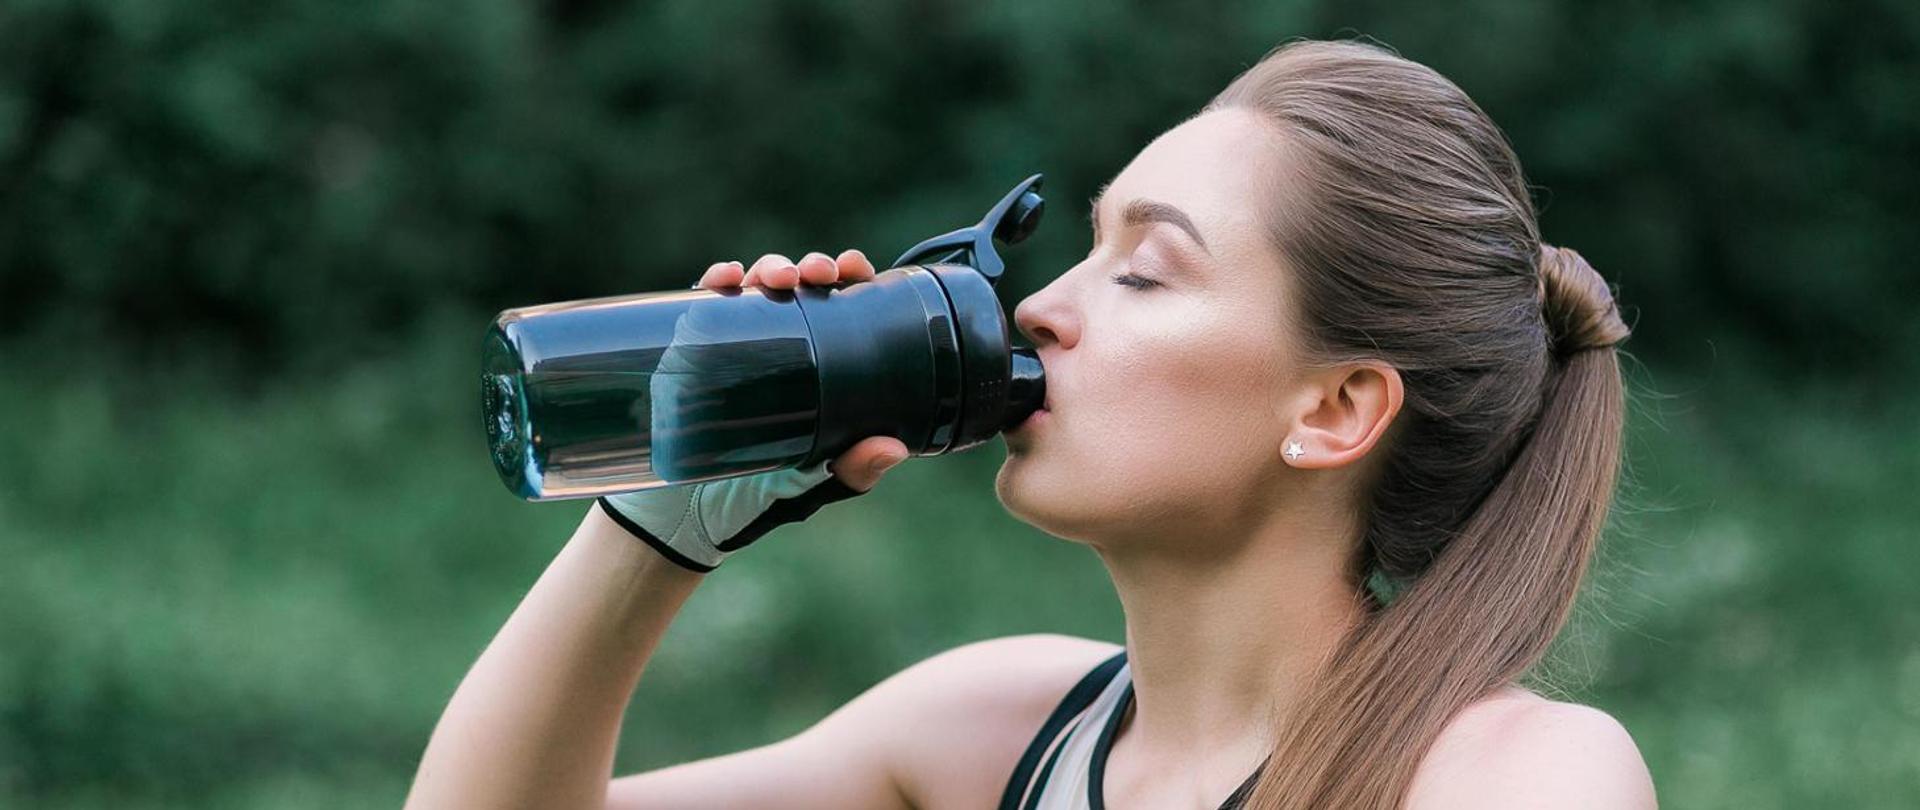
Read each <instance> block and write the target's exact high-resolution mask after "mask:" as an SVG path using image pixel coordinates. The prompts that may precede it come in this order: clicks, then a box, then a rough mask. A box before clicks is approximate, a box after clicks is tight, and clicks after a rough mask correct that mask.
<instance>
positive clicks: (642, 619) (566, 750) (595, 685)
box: [406, 506, 704, 809]
mask: <svg viewBox="0 0 1920 810" xmlns="http://www.w3.org/2000/svg"><path fill="white" fill-rule="evenodd" d="M702 579H704V577H703V576H702V575H700V574H696V573H694V572H692V571H689V570H686V569H684V568H680V567H679V566H676V565H674V564H673V563H671V562H669V561H667V560H666V559H665V558H663V557H661V556H660V555H659V554H658V553H657V552H655V551H654V550H653V549H651V548H648V547H647V546H646V545H645V544H644V543H641V542H640V541H639V540H637V539H635V538H633V537H632V536H630V535H628V534H627V533H626V532H625V531H624V530H622V529H621V528H620V527H619V526H617V525H615V524H614V523H613V522H612V521H610V520H608V519H607V518H606V516H605V515H603V514H602V513H601V512H600V507H598V506H593V507H590V508H589V509H588V511H587V516H586V518H585V519H584V520H582V521H581V524H580V527H579V528H578V529H577V530H575V532H574V534H573V537H572V538H571V539H570V540H568V541H567V545H566V548H564V549H562V550H561V552H560V554H559V555H558V556H557V557H555V558H554V561H553V562H552V563H551V564H550V565H548V566H547V570H546V571H545V572H544V573H542V574H541V575H540V579H539V581H537V582H535V583H534V586H533V588H532V590H530V591H529V592H528V593H527V596H526V598H525V599H523V600H521V602H520V605H519V607H517V608H515V609H514V612H513V615H512V616H510V617H509V618H508V619H507V623H506V625H505V626H504V627H502V628H501V629H500V632H499V633H498V634H497V635H495V636H494V639H493V641H492V643H490V644H489V645H488V646H487V648H486V650H485V651H484V652H482V653H481V655H480V659H479V660H478V661H477V662H475V663H474V665H473V668H472V669H471V670H469V671H468V673H467V676H466V678H465V679H463V680H462V681H461V682H460V687H459V689H458V690H456V691H455V692H454V695H453V699H452V700H451V701H450V702H449V703H448V705H447V709H446V711H445V713H443V714H442V715H441V717H440V723H439V725H437V726H435V727H434V730H433V736H432V738H431V739H430V740H429V741H428V743H427V749H426V753H425V755H424V756H423V757H422V759H421V762H420V770H419V772H418V773H417V774H416V775H415V777H414V783H413V789H412V791H411V793H409V795H408V797H407V805H406V806H407V807H408V808H410V809H417V808H439V807H459V808H488V807H536V806H537V807H554V808H571V807H582V808H585V807H591V808H599V807H601V806H603V805H604V803H605V796H606V790H607V782H608V780H609V779H610V778H611V777H612V771H613V754H614V747H615V745H616V743H617V741H618V739H619V732H620V718H621V715H622V714H623V712H624V711H625V709H626V705H627V701H628V699H629V698H630V697H631V695H632V693H633V689H634V687H635V686H636V685H637V684H638V683H639V680H640V674H641V671H642V670H643V669H644V668H645V667H646V663H647V659H648V658H649V657H651V656H652V654H653V650H654V647H655V646H656V645H658V643H659V641H660V637H661V636H662V635H663V634H664V633H665V632H666V629H667V625H668V624H669V623H671V621H672V620H673V617H674V615H675V614H676V613H678V612H679V610H680V606H681V605H682V604H683V603H685V601H686V599H687V597H688V596H690V595H691V594H692V593H693V590H694V588H695V587H696V586H698V585H699V583H700V582H701V580H702Z"/></svg>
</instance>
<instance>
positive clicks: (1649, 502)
mask: <svg viewBox="0 0 1920 810" xmlns="http://www.w3.org/2000/svg"><path fill="white" fill-rule="evenodd" d="M483 323H484V319H483V318H479V317H475V316H473V315H472V314H470V313H443V314H439V315H435V316H430V317H427V318H426V319H425V320H423V322H422V324H421V326H420V329H419V333H418V334H419V337H418V339H417V340H414V341H412V342H411V343H408V344H406V345H400V346H395V347H394V350H393V351H392V352H390V353H387V354H385V355H383V356H377V357H371V358H364V359H363V358H352V359H345V358H343V359H341V360H340V361H339V362H338V363H337V364H336V365H331V366H329V365H324V364H321V363H320V361H310V364H309V365H306V366H302V367H300V368H297V369H288V370H285V371H284V372H282V373H276V374H274V375H270V376H268V377H266V378H263V379H254V378H248V377H243V376H239V375H238V372H235V371H234V370H232V367H230V366H228V367H223V366H221V365H220V364H218V363H214V362H203V361H199V360H196V361H192V362H187V363H183V364H181V365H180V366H178V367H161V366H159V365H157V364H152V363H146V364H143V363H139V362H132V361H128V360H125V359H118V360H116V359H112V358H80V359H76V358H75V357H73V356H72V354H73V353H62V352H54V351H47V350H45V349H44V347H35V346H32V345H29V344H15V345H12V346H9V347H4V348H0V369H4V371H5V373H6V377H7V380H8V383H7V389H6V390H7V391H8V392H9V394H10V396H7V397H5V398H4V400H0V451H4V457H5V458H7V459H10V460H11V461H12V463H10V464H7V465H4V467H0V481H4V486H0V555H3V556H0V559H4V560H6V561H7V569H8V570H7V578H6V581H7V587H6V588H4V589H0V650H4V651H5V653H4V655H0V804H4V805H9V806H20V805H30V806H35V807H49V808H91V807H116V808H140V807H175V806H190V807H204V808H223V807H235V808H240V807H245V808H262V807H272V808H304V807H338V806H396V805H398V804H399V802H400V800H401V797H402V796H403V795H404V793H405V790H406V786H407V783H408V782H409V780H410V779H411V776H412V773H413V769H414V766H415V764H416V763H417V758H418V756H419V753H420V750H421V748H422V747H423V746H424V744H425V742H426V738H427V735H428V732H429V731H430V730H431V728H432V726H433V724H434V722H435V720H436V718H437V717H438V715H439V712H440V710H441V709H442V708H443V707H444V705H445V701H446V699H447V697H448V696H450V695H451V693H452V690H453V688H454V687H455V685H457V683H458V681H459V679H460V677H461V676H462V675H463V674H464V672H465V670H466V668H467V666H468V665H470V664H471V663H472V661H473V659H474V658H475V657H476V656H477V655H478V654H479V651H480V649H481V648H482V647H483V646H484V645H485V644H486V643H487V641H488V640H489V639H490V638H491V636H492V634H493V632H494V631H495V630H496V629H497V628H498V627H499V626H500V624H501V623H502V622H503V621H504V620H505V619H506V617H507V615H508V613H509V612H510V611H511V610H512V609H513V607H514V605H515V604H516V603H517V602H518V600H519V598H520V596H521V595H523V594H524V593H525V590H526V588H527V587H529V586H530V585H531V584H532V583H533V581H534V579H535V578H536V577H537V576H538V575H539V573H540V571H541V570H542V568H543V567H544V565H545V564H546V562H547V561H548V560H549V559H551V557H552V556H553V555H554V553H555V552H557V551H558V550H559V548H560V546H561V545H562V544H563V543H564V541H565V539H566V537H567V535H568V533H569V532H570V531H571V529H572V527H573V525H574V524H575V523H576V522H577V520H578V518H579V514H580V512H581V511H582V510H583V508H584V503H583V502H578V501H572V502H558V503H548V504H538V505H530V504H526V503H522V502H520V501H518V500H516V499H514V498H513V497H512V496H511V495H509V494H508V493H507V491H506V490H505V489H504V488H503V487H502V486H501V485H500V484H499V482H498V481H497V480H496V479H495V478H494V475H493V472H492V470H491V468H490V467H489V466H488V465H487V463H486V458H485V455H484V448H483V446H482V441H481V431H480V426H479V415H478V412H477V405H476V402H475V400H476V396H475V391H474V388H475V385H474V381H473V380H472V379H471V378H472V377H473V374H474V371H475V364H476V363H477V348H478V334H479V327H480V326H481V325H482V324H483ZM1754 367H1757V365H1748V364H1746V363H1745V362H1744V361H1740V362H1738V363H1736V362H1729V363H1726V364H1724V365H1722V366H1720V367H1718V368H1716V369H1714V370H1712V371H1711V373H1709V374H1692V373H1683V372H1680V371H1665V370H1662V371H1658V372H1649V371H1648V370H1646V369H1641V368H1638V367H1633V368H1634V371H1635V374H1634V383H1635V384H1636V385H1641V386H1645V387H1647V388H1648V390H1655V391H1658V392H1660V396H1659V397H1648V398H1643V399H1639V400H1636V403H1635V408H1636V410H1635V415H1634V421H1633V424H1632V427H1631V431H1630V439H1629V445H1630V447H1629V464H1630V467H1631V470H1630V476H1631V478H1630V480H1629V482H1628V483H1627V484H1626V485H1625V488H1624V489H1623V491H1622V496H1621V504H1620V507H1619V508H1618V509H1617V510H1616V513H1615V516H1614V521H1613V525H1612V526H1611V527H1610V529H1609V536H1608V538H1607V540H1606V541H1605V542H1604V543H1603V553H1602V557H1601V558H1600V560H1599V563H1598V566H1597V568H1596V570H1595V572H1594V576H1593V577H1592V578H1591V582H1592V585H1593V589H1592V592H1591V593H1590V594H1589V597H1590V598H1589V599H1587V600H1586V601H1585V602H1583V605H1582V608H1581V610H1580V611H1579V613H1578V615H1577V616H1576V619H1575V621H1574V622H1573V623H1572V624H1571V625H1570V627H1569V630H1568V632H1567V633H1566V634H1565V635H1564V636H1563V644H1562V645H1561V646H1560V647H1559V648H1557V650H1556V652H1555V655H1554V668H1553V670H1552V671H1553V672H1555V673H1557V674H1559V675H1561V676H1562V677H1561V682H1562V683H1564V684H1566V686H1565V688H1566V689H1567V693H1566V696H1567V697H1570V698H1572V699H1577V700H1581V701H1582V702H1587V703H1592V704H1595V705H1598V706H1601V707H1603V708H1605V709H1607V710H1608V711H1610V712H1612V713H1613V714H1614V715H1615V716H1617V717H1619V718H1620V719H1621V720H1622V722H1624V723H1625V724H1626V726H1627V727H1628V728H1629V729H1630V730H1631V731H1632V732H1633V734H1634V736H1635V738H1636V739H1637V740H1638V742H1639V744H1640V746H1641V749H1642V751H1643V752H1644V753H1645V754H1646V756H1647V759H1648V761H1649V763H1650V765H1651V767H1652V769H1653V772H1654V775H1655V778H1656V781H1657V782H1658V785H1659V788H1660V793H1661V799H1662V804H1663V805H1665V806H1670V807H1740V808H1773V807H1779V808H1786V807H1802V806H1808V805H1817V806H1838V805H1846V806H1858V807H1905V806H1912V805H1913V804H1915V803H1916V802H1920V787H1916V786H1920V603H1916V602H1915V600H1913V599H1912V598H1911V592H1912V587H1911V584H1910V574H1909V573H1908V572H1910V571H1912V570H1915V569H1916V568H1920V544H1916V543H1915V542H1914V540H1915V539H1916V538H1915V531H1914V529H1913V527H1914V526H1916V525H1920V504H1916V499H1915V498H1914V497H1913V493H1914V492H1916V491H1920V487H1917V486H1916V484H1920V427H1916V426H1920V420H1916V419H1915V418H1914V417H1915V416H1916V414H1915V413H1914V407H1913V406H1912V405H1911V404H1909V401H1903V400H1888V399H1885V398H1880V399H1873V398H1868V397H1866V396H1864V395H1865V394H1866V393H1869V392H1870V389H1860V388H1853V389H1844V388H1839V387H1835V386H1818V387H1813V386H1809V387H1807V388H1805V389H1783V388H1779V387H1776V386H1774V385H1771V384H1769V383H1768V382H1767V379H1766V377H1765V375H1761V374H1756V373H1752V372H1750V371H1747V370H1746V369H1749V368H1754ZM1000 453H1001V451H1000V448H999V445H998V443H994V444H990V445H987V446H984V447H981V448H976V449H974V450H972V451H968V452H966V453H961V454H956V455H954V456H951V457H946V458H941V459H918V460H915V461H914V462H913V463H909V464H907V465H905V466H904V467H902V468H901V469H899V470H897V471H895V472H894V473H892V474H890V475H889V476H888V478H887V480H886V482H885V483H884V484H883V485H882V487H881V489H880V490H878V491H876V493H875V494H873V495H871V496H869V497H867V498H865V499H862V500H861V501H860V502H859V505H858V506H849V507H829V508H828V509H826V510H823V511H822V512H821V513H820V514H819V515H817V516H816V517H815V518H814V519H813V520H811V521H809V522H807V523H805V524H802V525H799V526H793V527H787V528H785V529H782V530H781V532H780V533H779V534H777V535H775V536H774V537H771V538H768V539H767V540H764V541H762V542H761V543H760V544H757V545H756V546H754V548H753V549H752V551H751V552H750V553H748V554H743V555H741V556H740V557H738V558H736V559H734V560H731V561H729V563H728V570H727V572H726V573H725V574H723V575H720V576H716V577H714V578H713V579H712V580H711V581H709V582H708V583H706V584H705V585H703V586H702V590H701V593H699V594H698V595H696V596H695V598H694V599H693V600H692V601H691V602H690V603H689V605H688V607H687V609H686V611H685V612H684V613H683V614H682V615H681V616H680V617H679V619H678V620H677V621H676V623H675V624H674V626H673V628H672V629H671V631H670V632H669V634H668V637H667V639H666V640H665V641H664V642H663V644H662V646H661V649H660V652H659V653H658V655H657V656H656V657H655V659H654V662H653V663H652V665H650V667H649V670H648V674H647V678H646V681H645V682H644V683H643V684H642V687H641V689H640V690H639V692H638V694H637V695H636V696H635V699H634V703H633V706H632V707H631V709H630V711H629V714H628V716H627V720H626V726H625V731H624V735H623V740H622V746H621V751H620V756H619V763H618V768H619V770H620V771H621V772H623V773H624V772H629V771H633V770H639V769H645V768H651V767H658V766H661V765H665V764H669V763H672V762H678V761H683V760H686V759H691V758H697V757H703V756H709V755H713V754H719V753H723V752H728V751H733V750H738V749H740V748H744V747H748V746H751V745H756V744H759V743H763V742H766V741H769V740H772V739H775V738H778V737H783V736H786V735H788V734H791V733H793V732H795V731H798V730H800V729H801V728H804V727H805V726H807V725H809V724H811V723H812V722H814V721H815V720H817V719H819V718H820V717H821V716H824V715H825V714H826V713H827V712H828V711H830V710H831V709H832V708H833V707H835V706H837V705H839V704H840V703H842V702H844V701H845V700H847V699H848V698H850V697H852V696H853V695H854V694H856V693H858V692H859V691H860V690H862V689H864V688H865V687H866V686H868V685H870V684H871V683H873V682H874V681H877V680H879V679H880V678H883V677H885V676H886V675H887V674H890V673H892V672H894V671H896V670H898V669H900V668H901V667H903V666H905V665H906V664H909V663H911V662H913V661H915V660H918V659H920V658H922V657H925V656H927V655H931V654H933V653H935V652H938V651H940V650H943V649H946V648H948V647H951V646H953V645H955V644H959V643H962V642H965V641H970V640H974V639H979V638H986V637H991V636H997V635H1006V634H1011V633H1023V632H1033V631H1042V630H1045V631H1058V632H1066V633H1074V634H1080V635H1086V636H1093V637H1100V638H1106V639H1110V640H1116V641H1117V640H1119V638H1120V636H1121V617H1120V613H1119V607H1118V603H1117V601H1116V600H1115V599H1114V598H1113V593H1112V589H1111V586H1110V584H1109V583H1108V581H1107V579H1106V576H1105V573H1104V571H1103V570H1102V569H1101V568H1100V566H1099V563H1098V560H1097V559H1096V558H1095V557H1094V556H1093V555H1092V554H1091V553H1090V552H1088V551H1086V550H1084V549H1082V548H1079V547H1077V546H1074V545H1071V544H1068V543H1064V542H1061V541H1059V540H1056V539H1053V538H1050V537H1047V536H1046V535H1044V534H1041V533H1039V532H1038V531H1036V530H1034V529H1032V528H1031V527H1028V526H1026V525H1024V524H1021V523H1019V522H1018V521H1016V520H1014V519H1013V518H1011V517H1010V516H1008V515H1007V514H1006V513H1005V512H1004V511H1003V510H1001V509H1000V508H999V506H998V505H997V503H996V502H995V500H994V497H993V492H992V487H991V481H992V477H993V471H994V469H995V468H996V467H997V466H998V464H999V460H1000ZM850 547H851V548H850ZM776 687H777V688H776ZM715 693H721V694H725V695H727V699H726V700H712V699H711V696H712V695H713V694H715Z"/></svg>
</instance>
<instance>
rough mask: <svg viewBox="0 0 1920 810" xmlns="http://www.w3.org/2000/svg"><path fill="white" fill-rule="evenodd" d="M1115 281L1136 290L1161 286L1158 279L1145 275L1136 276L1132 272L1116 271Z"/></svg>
mask: <svg viewBox="0 0 1920 810" xmlns="http://www.w3.org/2000/svg"><path fill="white" fill-rule="evenodd" d="M1113 283H1115V284H1118V285H1120V286H1122V287H1129V288H1132V289H1135V290H1146V289H1152V288H1154V287H1158V286H1160V282H1158V281H1154V280H1153V279H1150V278H1146V277H1144V276H1136V275H1134V274H1132V273H1115V274H1114V276H1113Z"/></svg>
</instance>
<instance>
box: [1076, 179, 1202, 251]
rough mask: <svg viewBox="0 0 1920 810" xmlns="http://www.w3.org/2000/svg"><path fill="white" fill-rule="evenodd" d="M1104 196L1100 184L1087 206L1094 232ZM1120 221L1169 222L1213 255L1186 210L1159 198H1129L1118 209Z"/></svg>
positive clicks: (1104, 188) (1122, 222) (1098, 229)
mask: <svg viewBox="0 0 1920 810" xmlns="http://www.w3.org/2000/svg"><path fill="white" fill-rule="evenodd" d="M1106 196H1107V187H1106V186H1101V187H1100V190H1099V191H1096V192H1094V194H1093V199H1092V200H1091V201H1090V205H1089V207H1088V208H1087V219H1088V221H1089V222H1091V223H1092V226H1093V231H1094V233H1096V234H1097V233H1099V232H1100V201H1101V200H1103V199H1106ZM1120 222H1121V224H1123V225H1127V226H1133V225H1145V224H1147V223H1149V222H1165V223H1168V224H1171V225H1173V226H1175V227H1178V228H1179V229H1180V230H1183V231H1186V232H1187V236H1189V237H1192V238H1193V241H1194V243H1195V244H1197V245H1199V246H1200V249H1201V250H1204V251H1206V252H1207V255H1209V256H1211V255H1213V249H1212V248H1210V247H1207V240H1206V239H1203V238H1201V236H1200V229H1199V228H1197V227H1195V226H1194V224H1193V218H1192V217H1189V216H1187V212H1185V211H1182V210H1180V209H1178V208H1175V207H1173V206H1171V205H1168V204H1167V203H1163V202H1160V201H1159V200H1149V199H1144V198H1141V199H1134V200H1129V201H1128V202H1127V207H1126V208H1123V209H1121V211H1120Z"/></svg>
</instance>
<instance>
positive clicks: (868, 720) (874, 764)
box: [607, 634, 1119, 810]
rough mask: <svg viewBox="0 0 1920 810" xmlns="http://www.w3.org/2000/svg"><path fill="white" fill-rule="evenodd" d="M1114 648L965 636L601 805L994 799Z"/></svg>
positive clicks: (652, 774) (635, 780) (633, 778)
mask: <svg viewBox="0 0 1920 810" xmlns="http://www.w3.org/2000/svg"><path fill="white" fill-rule="evenodd" d="M1118 649H1119V647H1118V646H1117V645H1113V644H1109V643H1106V642H1099V641H1090V640H1087V639H1081V638H1075V637H1072V636H1063V635H1056V634H1032V635H1022V636H1008V637H1005V638H995V639H988V640H985V641H978V642H974V643H971V644H964V645H961V646H959V647H955V648H953V649H950V650H947V651H945V652H942V653H939V654H937V655H934V656H931V657H929V658H927V659H925V660H922V661H920V662H919V663H916V664H914V665H912V666H909V667H907V668H905V669H903V670H901V671H899V672H897V673H894V674H893V675H892V676H890V677H888V678H887V679H885V680H883V681H881V682H879V683H877V684H875V685H874V686H872V687H870V688H868V689H867V690H866V691H864V692H862V693H860V694H859V695H858V696H856V697H854V698H853V699H852V700H849V701H848V702H847V703H846V704H844V705H842V706H840V707H839V708H838V709H836V710H834V711H833V712H832V713H831V714H828V715H827V716H826V717H825V718H823V719H821V720H820V721H819V722H818V723H815V724H814V725H813V726H811V727H809V728H807V729H806V730H805V731H802V732H800V733H799V734H796V735H794V736H793V737H790V738H788V739H785V740H781V741H779V742H775V743H770V744H768V745H763V746H760V747H757V748H751V749H748V750H745V751H739V752H736V753H732V754H725V755H722V756H716V757H709V758H707V759H702V760H697V761H694V762H687V763H682V764H679V765H673V766H670V767H666V768H661V769H658V770H653V771H648V772H645V773H638V774H632V775H629V776H623V777H620V778H617V779H614V780H613V782H612V783H611V784H610V785H609V786H608V790H607V806H608V807H609V808H624V809H626V810H639V808H680V807H701V808H709V807H710V808H729V807H792V808H809V807H821V808H845V807H862V808H869V807H870V808H908V807H925V806H927V805H929V804H931V803H932V801H931V799H932V797H939V798H940V799H942V800H943V801H946V800H954V799H956V798H960V796H959V794H961V793H972V794H975V795H978V796H991V799H989V800H987V801H985V802H980V801H972V802H967V801H959V802H956V804H974V805H980V804H984V805H987V806H991V805H992V803H993V802H994V801H997V800H998V798H999V792H1000V789H1001V787H1002V783H1003V782H1004V781H1005V779H1006V777H1007V775H1008V774H1010V773H1011V772H1012V770H1013V766H1014V763H1015V761H1016V760H1017V759H1018V758H1019V755H1020V753H1021V752H1022V751H1023V750H1024V748H1025V745H1026V743H1027V740H1028V738H1030V737H1031V736H1032V734H1033V733H1034V731H1035V730H1036V729H1038V727H1039V725H1040V724H1041V723H1042V722H1043V721H1044V719H1045V717H1046V714H1047V713H1048V712H1049V711H1051V710H1052V708H1053V705H1054V703H1056V702H1057V701H1058V700H1059V699H1060V697H1061V696H1062V695H1064V694H1065V693H1066V691H1067V689H1068V688H1070V687H1071V686H1072V684H1073V683H1074V681H1075V680H1077V679H1078V678H1079V677H1080V676H1081V675H1084V674H1085V673H1086V671H1087V670H1088V669H1091V668H1092V667H1093V666H1094V664H1095V663H1097V661H1098V660H1099V657H1104V656H1106V655H1109V654H1111V652H1112V651H1115V650H1118ZM1096 656H1098V657H1096ZM1003 769H1004V772H1002V770H1003ZM945 780H951V781H950V782H948V781H945ZM969 798H970V797H969Z"/></svg>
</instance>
